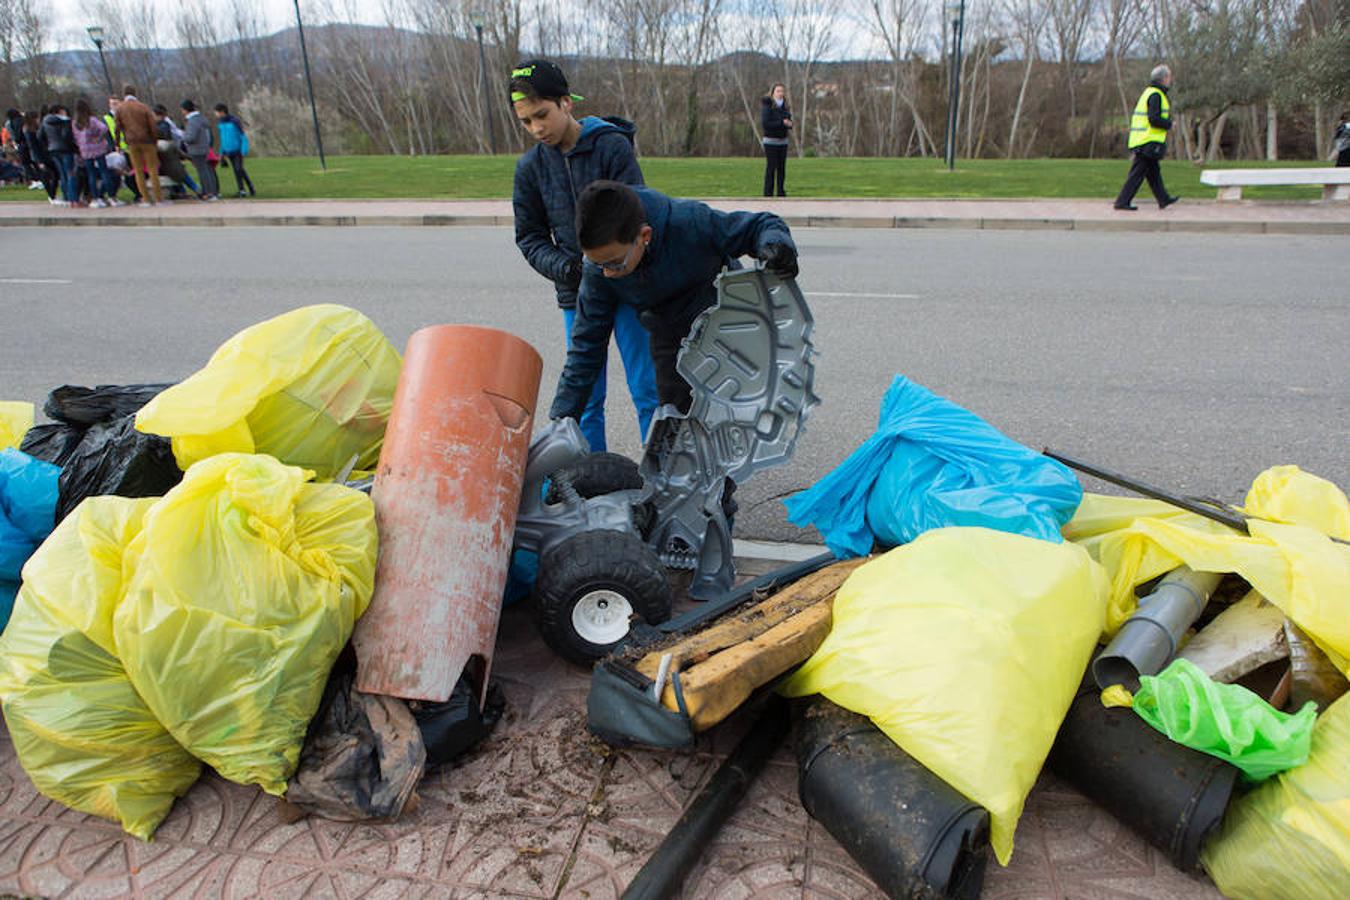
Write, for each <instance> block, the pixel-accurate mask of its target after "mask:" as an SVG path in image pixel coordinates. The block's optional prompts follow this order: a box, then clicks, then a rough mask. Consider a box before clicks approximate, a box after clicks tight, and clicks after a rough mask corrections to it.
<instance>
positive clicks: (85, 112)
mask: <svg viewBox="0 0 1350 900" xmlns="http://www.w3.org/2000/svg"><path fill="white" fill-rule="evenodd" d="M71 130H72V131H73V132H74V134H75V146H76V147H78V148H79V151H80V161H81V163H82V164H83V165H84V175H85V183H86V184H87V185H88V188H89V197H90V200H89V205H90V206H93V207H103V206H107V205H108V198H107V183H108V166H107V164H106V163H105V162H104V157H106V156H107V155H108V147H109V144H108V126H107V125H104V124H103V121H102V120H101V119H99V118H98V116H95V115H94V111H93V109H91V108H90V106H89V101H88V100H86V99H84V98H83V97H81V98H80V99H79V100H76V101H75V121H74V123H73V125H72V126H71Z"/></svg>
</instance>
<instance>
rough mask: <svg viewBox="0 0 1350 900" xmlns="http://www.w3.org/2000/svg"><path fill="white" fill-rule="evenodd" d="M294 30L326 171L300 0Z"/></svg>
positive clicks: (320, 159)
mask: <svg viewBox="0 0 1350 900" xmlns="http://www.w3.org/2000/svg"><path fill="white" fill-rule="evenodd" d="M295 28H296V30H297V31H299V32H300V56H301V58H303V59H304V61H305V85H306V86H308V88H309V112H310V114H311V115H312V116H313V117H314V144H315V145H316V146H317V147H318V148H319V168H321V169H323V170H324V171H325V172H327V171H328V161H327V160H326V159H324V156H323V134H322V133H321V132H320V131H319V106H318V104H317V103H315V102H314V79H313V77H312V76H311V75H310V73H309V50H308V49H306V47H305V23H304V22H303V21H302V20H301V18H300V0H295Z"/></svg>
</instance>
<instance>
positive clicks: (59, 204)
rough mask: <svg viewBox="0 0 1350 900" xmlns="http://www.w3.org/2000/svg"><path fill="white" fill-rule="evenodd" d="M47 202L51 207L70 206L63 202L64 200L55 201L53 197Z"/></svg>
mask: <svg viewBox="0 0 1350 900" xmlns="http://www.w3.org/2000/svg"><path fill="white" fill-rule="evenodd" d="M48 202H50V203H51V205H52V206H69V205H70V203H69V202H68V201H65V200H57V199H56V198H55V197H53V198H52V199H51V200H50V201H48Z"/></svg>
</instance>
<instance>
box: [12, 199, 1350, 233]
mask: <svg viewBox="0 0 1350 900" xmlns="http://www.w3.org/2000/svg"><path fill="white" fill-rule="evenodd" d="M709 203H710V204H711V205H712V206H714V207H716V208H718V209H727V210H731V209H749V210H772V211H773V212H776V213H778V214H779V215H781V216H783V217H784V218H785V219H787V221H788V224H789V225H792V226H793V227H811V228H828V227H835V228H988V229H1025V230H1031V229H1049V230H1058V231H1170V232H1227V233H1248V234H1350V203H1338V202H1325V203H1324V202H1320V201H1304V202H1275V201H1260V200H1242V201H1237V202H1230V203H1218V202H1216V201H1214V200H1209V199H1191V198H1186V199H1184V200H1183V201H1182V202H1181V203H1179V204H1178V205H1176V206H1174V207H1172V208H1171V209H1168V210H1166V211H1163V210H1159V209H1157V208H1156V207H1155V206H1152V205H1148V204H1143V203H1141V205H1140V208H1139V211H1138V212H1117V211H1116V210H1113V209H1112V208H1111V202H1110V200H1109V199H1103V200H797V199H792V198H783V199H764V198H743V199H720V200H711V201H709ZM512 221H513V220H512V216H511V204H510V202H509V201H506V200H224V201H221V202H220V203H211V204H206V203H201V202H198V201H195V200H183V201H178V202H176V203H171V204H164V205H161V206H158V207H153V208H149V209H141V208H137V207H132V206H128V207H119V208H117V209H99V210H94V209H57V208H53V207H51V206H49V205H48V204H46V203H28V202H18V201H16V202H7V203H0V227H3V226H6V225H8V226H16V227H17V226H23V227H33V226H48V225H88V226H98V225H158V226H167V225H189V226H224V225H247V226H267V225H329V226H340V225H376V226H378V225H384V226H387V225H397V226H420V225H440V226H446V225H511V224H512Z"/></svg>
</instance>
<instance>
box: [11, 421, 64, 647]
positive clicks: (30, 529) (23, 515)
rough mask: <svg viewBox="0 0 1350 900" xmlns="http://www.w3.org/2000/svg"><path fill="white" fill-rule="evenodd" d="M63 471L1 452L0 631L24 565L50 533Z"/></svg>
mask: <svg viewBox="0 0 1350 900" xmlns="http://www.w3.org/2000/svg"><path fill="white" fill-rule="evenodd" d="M60 474H61V470H60V469H58V468H57V467H56V466H54V465H52V464H51V463H47V462H43V461H42V460H40V459H34V458H33V457H31V456H29V455H28V454H26V453H23V452H21V451H19V450H15V449H14V448H13V447H5V448H4V449H0V631H3V630H4V628H5V623H6V622H8V621H9V614H10V609H11V608H12V607H13V605H14V597H15V595H16V594H17V593H18V592H19V579H20V576H21V574H22V572H23V566H24V563H26V562H27V561H28V558H29V557H30V556H32V555H33V551H34V550H36V549H37V548H38V545H39V544H41V543H42V542H43V541H44V540H45V539H46V537H47V535H48V534H50V533H51V530H52V527H53V526H54V525H55V523H56V522H55V520H56V498H57V480H58V478H59V477H60Z"/></svg>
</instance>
